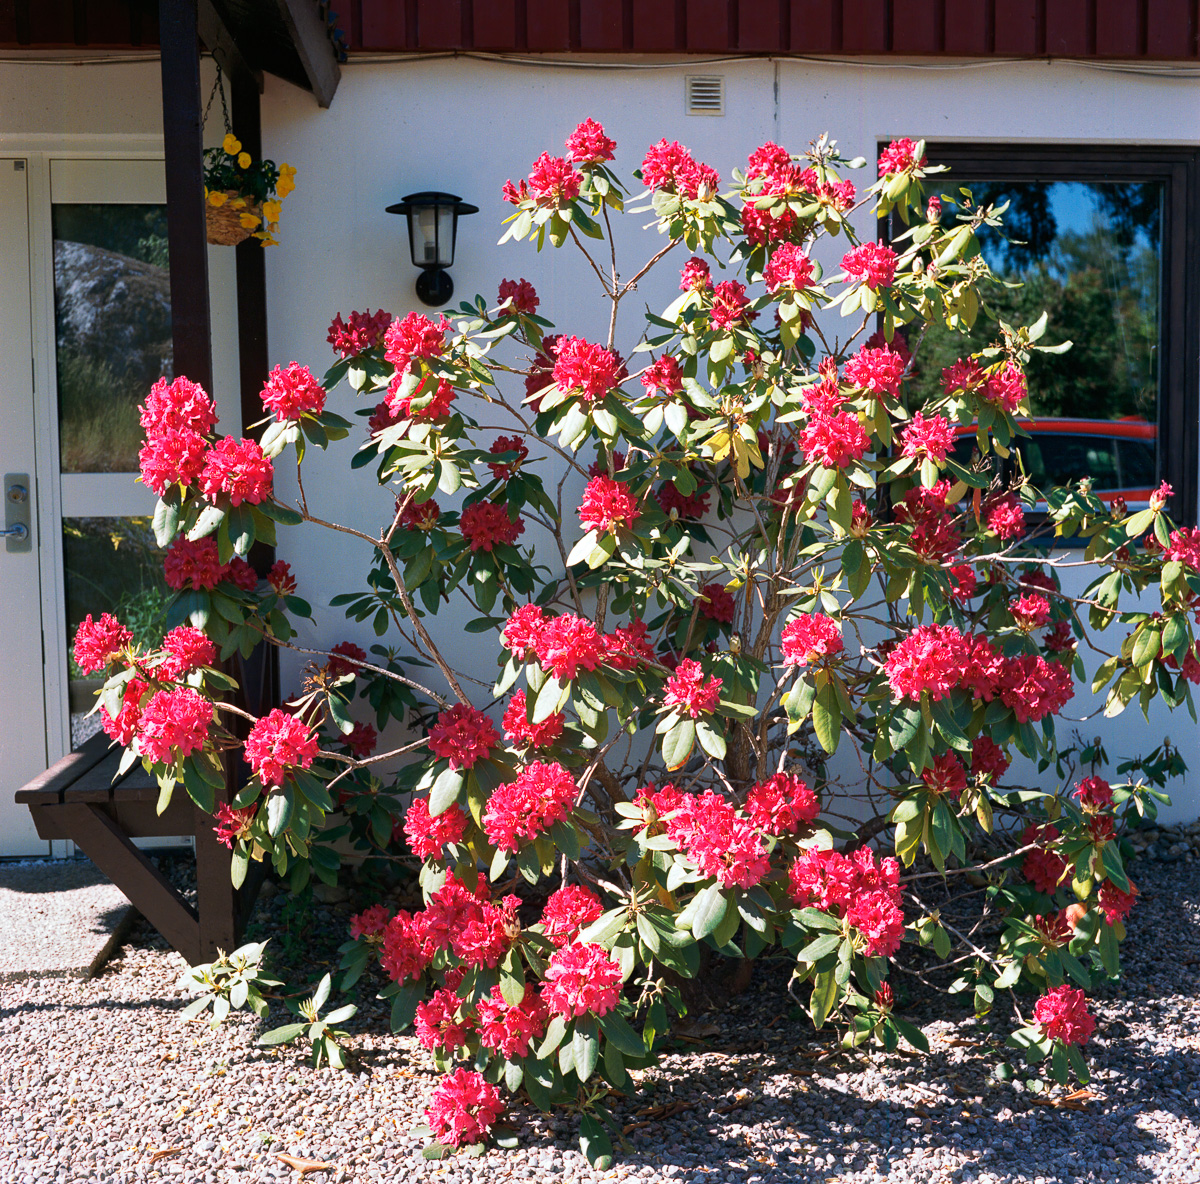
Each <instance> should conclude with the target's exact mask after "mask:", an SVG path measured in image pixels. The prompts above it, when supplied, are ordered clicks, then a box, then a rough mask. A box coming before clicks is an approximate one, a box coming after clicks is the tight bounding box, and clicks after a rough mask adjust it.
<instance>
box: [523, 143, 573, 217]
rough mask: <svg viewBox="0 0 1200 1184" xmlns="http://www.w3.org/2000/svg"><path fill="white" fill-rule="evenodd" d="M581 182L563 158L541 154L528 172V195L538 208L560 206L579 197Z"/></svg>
mask: <svg viewBox="0 0 1200 1184" xmlns="http://www.w3.org/2000/svg"><path fill="white" fill-rule="evenodd" d="M582 180H583V178H582V177H581V176H580V175H579V173H577V172H576V171H575V169H574V168H572V167H571V162H570V161H569V160H568V159H567V158H566V157H565V156H551V155H550V153H549V152H543V153H542V154H541V156H539V157H538V158H537V160H535V161H534V162H533V168H531V169H530V170H529V195H530V196H531V197H532V198H533V200H534V203H535V204H537V205H539V206H546V207H549V206H561V205H564V204H566V203H567V202H570V201H574V200H575V199H576V198H577V197H578V196H579V187H580V184H581V183H582Z"/></svg>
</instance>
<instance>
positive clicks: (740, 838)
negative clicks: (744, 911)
mask: <svg viewBox="0 0 1200 1184" xmlns="http://www.w3.org/2000/svg"><path fill="white" fill-rule="evenodd" d="M670 788H671V789H673V788H674V787H670ZM665 789H666V787H664V790H665ZM663 792H664V791H660V794H659V796H657V797H655V798H654V799H653V804H654V806H655V810H656V811H658V812H659V813H660V814H666V815H667V818H666V823H667V835H668V837H669V838H671V839H672V840H673V841H674V842H675V843H676V844H678V846H679V848H680V850H681V851H683V853H684V854H685V855H686V856H687V858H688V860H689V861H690V862H691V863H692V864H693V866H695V868H696V870H697V871H699V872H700V873H701V874H702V875H705V876H712V877H715V879H716V880H717V882H718V883H719V884H720V885H721V887H722V888H729V887H737V888H753V887H754V885H755V884H757V883H759V882H760V881H761V880H762V878H763V876H765V875H766V874H767V872H768V871H769V870H770V861H769V859H768V857H767V851H766V848H765V847H764V846H763V842H762V837H761V836H760V835H759V833H758V830H756V829H755V824H753V823H752V822H750V821H748V820H747V819H745V818H742V817H741V816H740V815H739V814H738V813H737V811H736V810H735V809H734V807H733V806H732V805H730V803H729V802H727V801H726V800H725V799H724V798H723V797H722V796H721V795H720V794H719V793H714V792H713V791H712V790H708V791H707V792H705V793H703V794H691V793H689V794H681V795H678V796H674V797H672V796H668V797H666V798H664V797H663V796H662V793H663ZM668 807H669V812H668Z"/></svg>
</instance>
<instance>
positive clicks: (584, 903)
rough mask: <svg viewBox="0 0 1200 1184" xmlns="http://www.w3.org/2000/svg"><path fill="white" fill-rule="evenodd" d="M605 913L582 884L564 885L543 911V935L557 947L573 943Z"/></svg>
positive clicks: (602, 904) (597, 899) (554, 893)
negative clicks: (580, 933)
mask: <svg viewBox="0 0 1200 1184" xmlns="http://www.w3.org/2000/svg"><path fill="white" fill-rule="evenodd" d="M603 912H604V903H603V902H602V901H601V899H600V897H598V896H597V895H596V894H595V893H594V892H592V891H591V889H589V888H584V887H583V885H581V884H564V885H563V886H562V887H561V888H560V889H559V890H558V891H557V892H553V893H551V895H550V898H549V899H548V900H547V901H546V907H545V908H543V909H542V932H543V933H545V935H546V936H547V937H548V938H549V939H550V940H551V942H553V943H554V945H556V946H558V947H560V948H561V947H562V946H565V945H568V944H570V943H571V942H573V941H574V940H575V939H576V938H577V937H578V936H579V931H580V930H581V929H582V928H583V927H584V926H585V925H590V924H591V923H592V922H593V921H594V920H596V918H597V917H599V916H600V914H601V913H603Z"/></svg>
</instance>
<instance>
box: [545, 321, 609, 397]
mask: <svg viewBox="0 0 1200 1184" xmlns="http://www.w3.org/2000/svg"><path fill="white" fill-rule="evenodd" d="M554 357H555V362H554V370H553V376H554V383H555V385H556V386H557V387H558V389H559V390H560V391H562V392H563V393H564V394H568V393H571V392H576V393H578V395H579V397H580V398H581V399H583V400H584V402H585V403H593V402H595V401H596V400H597V399H602V398H604V396H605V395H606V394H608V392H609V391H611V390H612V389H613V388H614V387H616V386H618V385H620V382H621V380H622V378H623V377H624V370H625V368H624V366H623V365H622V364H621V361H620V359H619V358H618V357H617V356H616V354H614V353H613V352H612V351H611V350H607V349H605V348H604V346H602V345H593V344H592V343H591V342H589V341H584V339H583V338H582V337H562V338H560V339H559V340H558V341H557V342H556V343H555V345H554Z"/></svg>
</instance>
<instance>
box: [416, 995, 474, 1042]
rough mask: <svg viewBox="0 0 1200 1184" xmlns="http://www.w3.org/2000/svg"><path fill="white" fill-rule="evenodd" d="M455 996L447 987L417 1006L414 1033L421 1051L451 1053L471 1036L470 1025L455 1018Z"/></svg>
mask: <svg viewBox="0 0 1200 1184" xmlns="http://www.w3.org/2000/svg"><path fill="white" fill-rule="evenodd" d="M458 1009H459V999H458V996H457V995H456V994H455V993H454V992H453V991H451V990H449V989H447V988H446V987H442V988H441V989H440V990H437V991H434V993H433V994H432V995H431V996H430V997H429V998H428V999H425V1000H423V1001H422V1002H421V1003H418V1004H417V1011H416V1015H415V1016H414V1017H413V1031H414V1033H415V1034H416V1037H417V1039H418V1040H419V1041H420V1043H421V1046H422V1047H423V1048H428V1049H438V1050H440V1051H441V1052H453V1051H454V1050H455V1049H457V1048H462V1046H463V1045H464V1044H466V1042H467V1037H468V1036H469V1035H470V1034H471V1024H470V1022H469V1021H468V1020H466V1019H464V1018H462V1017H460V1016H459V1014H458Z"/></svg>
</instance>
